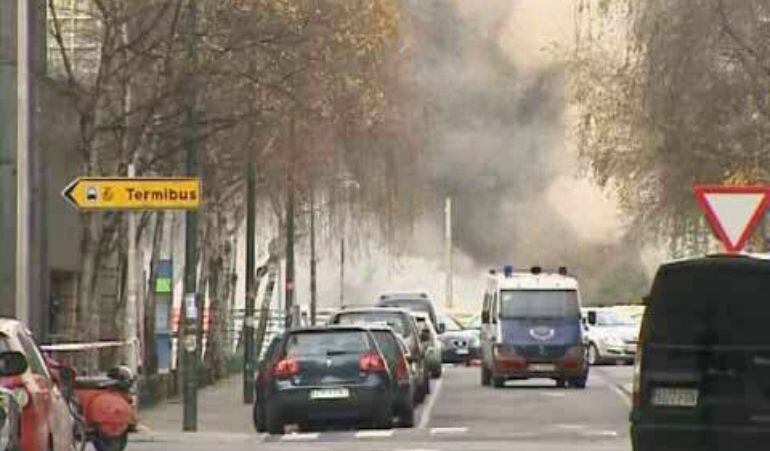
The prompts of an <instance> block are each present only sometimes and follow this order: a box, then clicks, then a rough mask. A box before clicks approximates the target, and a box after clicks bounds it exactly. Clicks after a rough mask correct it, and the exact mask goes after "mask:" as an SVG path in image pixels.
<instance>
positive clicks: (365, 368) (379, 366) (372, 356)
mask: <svg viewBox="0 0 770 451" xmlns="http://www.w3.org/2000/svg"><path fill="white" fill-rule="evenodd" d="M358 364H359V367H360V368H361V372H362V373H384V372H386V371H387V367H386V366H385V361H384V360H383V359H382V356H381V355H380V353H378V352H377V351H369V352H367V353H366V354H364V355H362V356H361V359H360V360H359V361H358Z"/></svg>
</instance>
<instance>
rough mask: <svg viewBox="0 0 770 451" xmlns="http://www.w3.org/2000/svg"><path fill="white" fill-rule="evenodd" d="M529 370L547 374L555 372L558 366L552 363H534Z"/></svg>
mask: <svg viewBox="0 0 770 451" xmlns="http://www.w3.org/2000/svg"><path fill="white" fill-rule="evenodd" d="M529 370H530V371H537V372H542V373H546V372H549V371H555V370H556V365H554V364H552V363H533V364H531V365H529Z"/></svg>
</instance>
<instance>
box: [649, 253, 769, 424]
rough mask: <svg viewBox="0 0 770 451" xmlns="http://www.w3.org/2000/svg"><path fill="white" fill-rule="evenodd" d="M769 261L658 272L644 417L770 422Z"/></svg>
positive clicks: (736, 260)
mask: <svg viewBox="0 0 770 451" xmlns="http://www.w3.org/2000/svg"><path fill="white" fill-rule="evenodd" d="M768 294H770V263H768V262H765V261H761V260H756V259H749V258H742V257H720V258H707V259H699V260H692V261H688V262H681V263H675V264H671V265H667V266H664V267H662V268H661V270H660V271H659V273H658V275H657V276H656V280H655V283H654V284H653V289H652V292H651V297H650V303H649V306H648V308H647V312H646V313H645V315H646V318H645V321H644V325H643V327H644V329H645V330H644V332H643V335H644V337H645V340H644V343H643V344H642V346H643V351H642V352H643V361H642V365H643V366H642V380H641V383H642V386H641V396H642V398H641V399H640V400H639V402H640V405H639V410H638V412H639V414H640V416H639V421H640V422H650V423H666V424H672V423H673V424H680V423H681V424H682V425H683V426H685V425H687V424H691V425H695V424H697V425H701V426H703V425H705V426H707V427H719V426H728V427H732V426H737V425H744V426H751V427H770V297H769V296H768Z"/></svg>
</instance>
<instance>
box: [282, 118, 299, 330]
mask: <svg viewBox="0 0 770 451" xmlns="http://www.w3.org/2000/svg"><path fill="white" fill-rule="evenodd" d="M292 114H294V113H292ZM296 128H297V126H296V120H295V119H294V116H293V115H292V116H291V118H290V119H289V129H288V133H289V139H288V140H287V141H288V145H289V149H288V155H289V164H288V167H287V168H286V171H287V173H286V180H287V182H288V183H287V185H288V186H287V187H286V189H287V193H286V286H285V290H284V291H285V293H286V297H285V298H284V302H285V305H284V308H285V309H286V327H287V328H289V327H293V326H294V324H292V319H293V317H294V316H295V315H294V194H295V193H294V183H295V179H294V175H295V174H294V157H295V155H296V145H297V140H296V132H297V130H296Z"/></svg>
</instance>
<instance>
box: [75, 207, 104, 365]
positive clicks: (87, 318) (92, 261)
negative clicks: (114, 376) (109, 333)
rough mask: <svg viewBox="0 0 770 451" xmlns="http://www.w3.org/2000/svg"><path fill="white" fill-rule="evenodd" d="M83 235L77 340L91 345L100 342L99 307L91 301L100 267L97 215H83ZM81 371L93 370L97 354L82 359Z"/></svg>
mask: <svg viewBox="0 0 770 451" xmlns="http://www.w3.org/2000/svg"><path fill="white" fill-rule="evenodd" d="M82 225H83V235H82V238H81V242H80V254H81V264H82V266H81V270H80V280H79V281H78V293H77V303H78V309H77V313H76V315H77V324H78V326H77V331H78V340H79V341H82V342H93V341H96V340H98V339H99V333H100V330H99V329H100V328H99V323H100V318H99V308H98V306H97V305H96V302H94V294H95V290H96V279H97V270H98V267H99V260H100V258H99V239H100V233H99V231H100V228H101V220H100V218H99V215H98V214H94V213H85V214H84V215H83V216H82ZM79 363H80V364H81V365H83V369H84V370H85V371H87V372H92V371H96V370H97V367H98V358H97V355H96V354H88V355H85V356H83V358H82V362H79Z"/></svg>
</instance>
